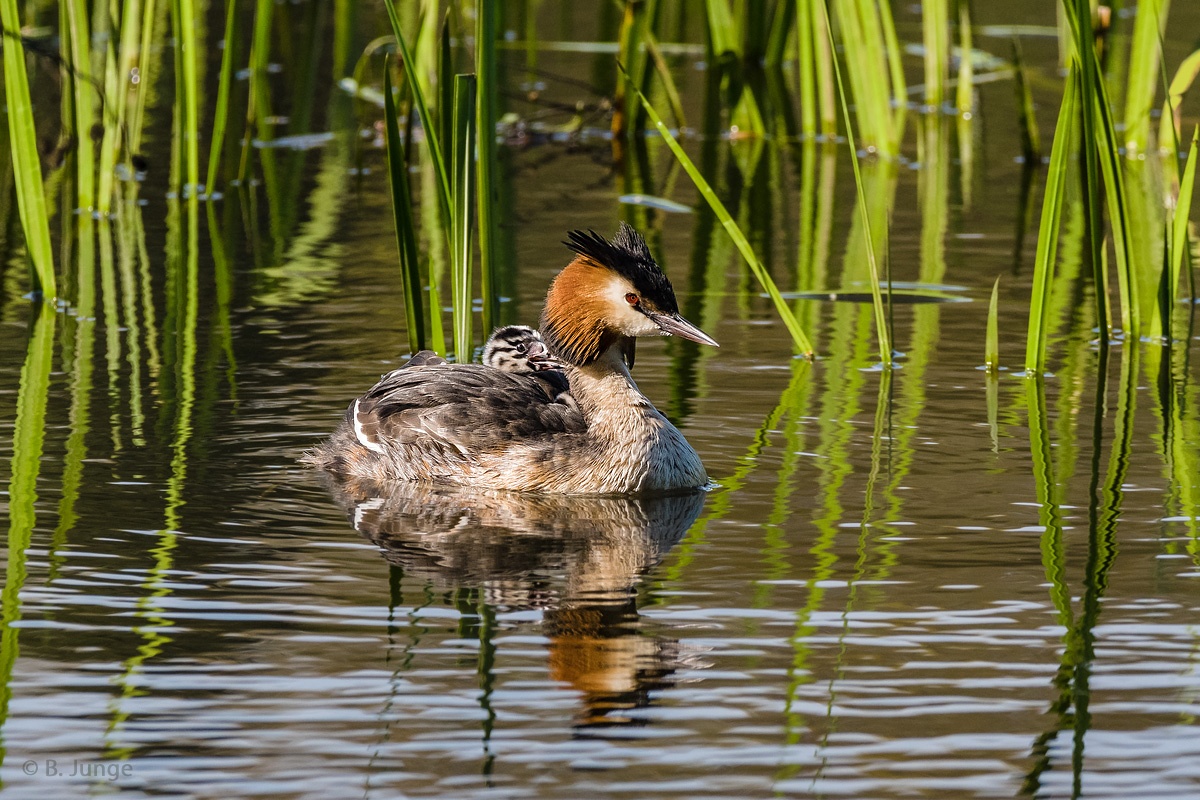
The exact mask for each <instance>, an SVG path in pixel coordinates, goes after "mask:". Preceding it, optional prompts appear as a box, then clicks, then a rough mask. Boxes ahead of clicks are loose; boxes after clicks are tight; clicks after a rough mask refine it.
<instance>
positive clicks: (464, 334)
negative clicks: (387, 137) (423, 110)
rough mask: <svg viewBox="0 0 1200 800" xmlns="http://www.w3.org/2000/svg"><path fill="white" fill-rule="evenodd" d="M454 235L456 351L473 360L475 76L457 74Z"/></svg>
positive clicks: (460, 359) (464, 360) (463, 360)
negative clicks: (472, 226)
mask: <svg viewBox="0 0 1200 800" xmlns="http://www.w3.org/2000/svg"><path fill="white" fill-rule="evenodd" d="M453 163H454V187H453V188H454V206H453V208H454V216H453V220H454V236H453V246H452V248H451V259H452V267H451V273H450V279H451V285H452V292H453V295H454V304H453V305H454V354H455V358H457V359H458V362H459V363H460V364H466V363H469V362H470V361H471V357H472V355H473V352H472V348H473V346H474V342H472V340H471V321H472V319H473V317H474V309H473V308H472V297H471V255H472V253H473V251H474V242H473V241H472V238H471V216H472V212H473V211H474V209H475V186H476V184H475V76H474V75H456V76H454V159H453Z"/></svg>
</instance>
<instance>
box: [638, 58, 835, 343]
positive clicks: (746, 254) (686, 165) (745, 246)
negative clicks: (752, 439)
mask: <svg viewBox="0 0 1200 800" xmlns="http://www.w3.org/2000/svg"><path fill="white" fill-rule="evenodd" d="M617 66H618V67H619V68H620V69H621V72H622V74H625V68H624V67H623V66H622V65H621V64H620V63H619V62H618V64H617ZM630 86H631V88H633V89H634V91H636V92H637V94H638V98H639V99H640V100H641V102H642V108H644V109H645V111H646V116H648V117H649V118H650V121H651V122H653V123H654V127H655V128H657V129H658V132H659V135H660V136H662V138H663V141H664V142H666V143H667V147H668V148H670V150H671V153H672V154H674V156H675V158H677V159H678V160H679V162H680V163H681V164H682V165H683V169H684V171H686V172H687V174H688V175H689V176H690V177H691V179H692V181H693V183H695V184H696V189H697V190H698V191H699V192H700V196H701V197H703V198H704V199H705V201H707V203H708V205H709V207H710V208H711V209H712V210H713V213H714V214H716V216H717V219H719V220H720V221H721V225H722V227H724V228H725V232H726V233H728V234H729V238H731V239H732V240H733V243H734V244H735V245H737V249H738V251H739V252H741V254H742V258H744V259H746V263H747V264H749V265H750V271H751V272H753V273H754V277H755V278H757V279H758V282H759V285H761V286H762V287H763V289H765V290H766V292H767V294H768V295H769V296H770V297H771V302H772V303H774V304H775V310H776V312H778V314H779V316H780V318H781V319H782V320H783V324H784V326H785V327H786V328H787V330H788V333H789V334H791V337H792V341H793V342H794V343H795V345H796V347H797V349H798V350H799V351H800V353H801V355H804V356H806V357H810V358H811V357H812V354H813V346H812V343H811V342H810V341H809V339H808V336H806V335H805V333H804V330H803V329H802V328H801V327H800V323H799V322H798V321H797V320H796V317H795V315H794V314H793V313H792V309H791V307H790V306H788V304H787V301H786V300H784V299H783V296H782V295H781V294H780V293H779V289H778V288H777V287H776V286H775V281H773V280H771V275H770V273H768V272H767V270H766V268H764V267H763V265H762V262H760V261H759V260H758V256H757V255H755V253H754V248H753V247H752V246H751V245H750V241H749V240H748V239H747V238H746V235H745V234H744V233H742V230H741V228H739V227H738V225H737V223H736V222H735V221H734V219H733V217H732V216H730V214H729V211H728V209H726V208H725V204H724V203H722V202H721V200H720V198H718V197H717V193H716V192H714V191H713V188H712V186H710V185H709V183H708V181H707V180H705V179H704V175H703V174H701V172H700V170H699V169H698V168H697V167H696V165H695V164H694V163H692V160H691V159H690V158H688V155H687V153H685V152H684V151H683V148H682V147H681V146H680V145H679V142H678V141H677V140H676V139H675V137H674V136H672V135H671V131H670V129H668V128H667V126H666V123H664V122H663V121H662V118H661V117H659V116H658V112H656V111H655V110H654V106H652V105H650V101H649V100H647V99H646V96H645V95H644V94H642V91H641V89H638V88H637V86H634V85H633V84H632V83H630Z"/></svg>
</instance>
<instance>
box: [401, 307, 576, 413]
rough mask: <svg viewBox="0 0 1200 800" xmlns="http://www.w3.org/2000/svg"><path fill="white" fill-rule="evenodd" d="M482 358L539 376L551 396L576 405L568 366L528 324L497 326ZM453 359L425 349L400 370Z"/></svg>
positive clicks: (518, 372)
mask: <svg viewBox="0 0 1200 800" xmlns="http://www.w3.org/2000/svg"><path fill="white" fill-rule="evenodd" d="M480 361H481V362H482V364H483V365H484V366H485V367H492V368H493V369H498V370H500V371H501V372H507V373H509V374H510V375H526V376H529V377H531V378H534V379H536V380H537V381H538V382H539V384H540V385H541V388H542V390H543V391H545V392H546V394H547V395H549V397H550V399H551V400H553V401H555V402H558V403H568V404H574V402H575V401H574V400H573V399H572V398H571V387H570V384H569V383H568V382H567V374H566V372H565V366H566V365H564V364H563V363H562V362H561V361H559V360H558V359H556V358H554V356H552V355H550V348H548V347H546V343H545V342H544V341H543V340H542V335H541V334H540V333H538V332H537V331H536V330H535V329H533V328H531V327H529V326H528V325H505V326H504V327H502V328H497V329H496V330H495V332H493V333H492V335H491V336H490V337H488V340H487V342H486V343H484V345H483V355H482V356H481V357H480ZM449 363H450V362H449V361H447V360H446V359H444V358H442V357H441V356H439V355H438V354H437V353H435V352H433V351H432V350H422V351H421V352H419V353H417V354H416V355H415V356H413V357H412V358H410V359H409V360H408V361H407V362H406V363H405V364H404V366H402V367H401V369H408V368H409V367H438V366H442V365H443V364H449Z"/></svg>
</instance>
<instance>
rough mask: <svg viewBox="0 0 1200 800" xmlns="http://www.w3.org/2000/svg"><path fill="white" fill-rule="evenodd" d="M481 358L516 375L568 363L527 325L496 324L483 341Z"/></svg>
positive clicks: (554, 367)
mask: <svg viewBox="0 0 1200 800" xmlns="http://www.w3.org/2000/svg"><path fill="white" fill-rule="evenodd" d="M479 360H480V362H482V363H483V365H484V366H487V367H494V368H496V369H498V370H501V371H502V372H512V373H515V374H517V375H528V374H530V373H533V372H540V371H542V370H561V369H562V368H563V367H564V366H565V365H564V364H562V363H561V362H560V361H558V360H557V359H555V358H554V357H553V356H552V355H550V348H548V347H546V342H545V340H543V339H542V335H541V334H540V333H538V332H537V331H536V330H534V329H533V328H531V327H529V326H528V325H505V326H504V327H503V328H497V329H496V330H495V331H494V332H493V333H492V335H491V336H490V337H488V340H487V342H486V343H485V344H484V345H483V354H482V355H481V356H480V358H479Z"/></svg>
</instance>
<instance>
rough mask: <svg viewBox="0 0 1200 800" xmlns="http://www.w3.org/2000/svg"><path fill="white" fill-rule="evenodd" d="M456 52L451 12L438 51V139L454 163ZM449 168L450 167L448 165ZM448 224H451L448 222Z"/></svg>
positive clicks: (443, 21) (442, 30)
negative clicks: (451, 30) (451, 33)
mask: <svg viewBox="0 0 1200 800" xmlns="http://www.w3.org/2000/svg"><path fill="white" fill-rule="evenodd" d="M430 13H432V12H430ZM457 72H458V70H456V69H455V68H454V51H453V50H452V49H451V48H450V10H449V9H447V10H446V16H445V17H444V18H443V19H442V27H441V34H440V35H439V36H438V51H437V125H438V130H437V137H438V146H439V147H441V148H442V153H444V154H445V155H446V157H447V158H450V159H451V161H453V157H452V156H451V155H450V154H451V153H452V152H454V144H453V142H454V76H455V74H457ZM447 168H449V165H447ZM446 224H447V225H448V224H450V222H449V220H447V222H446Z"/></svg>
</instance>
